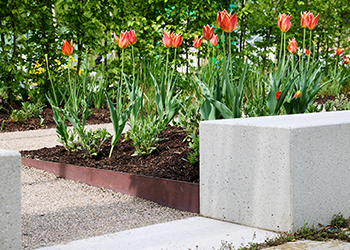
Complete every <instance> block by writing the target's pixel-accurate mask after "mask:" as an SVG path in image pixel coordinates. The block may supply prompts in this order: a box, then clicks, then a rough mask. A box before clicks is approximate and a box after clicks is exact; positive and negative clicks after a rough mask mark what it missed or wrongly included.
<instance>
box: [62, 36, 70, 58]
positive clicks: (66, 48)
mask: <svg viewBox="0 0 350 250" xmlns="http://www.w3.org/2000/svg"><path fill="white" fill-rule="evenodd" d="M62 53H63V54H65V55H66V56H70V55H71V54H72V53H73V39H72V40H71V42H70V44H69V43H68V41H67V40H64V41H63V46H62Z"/></svg>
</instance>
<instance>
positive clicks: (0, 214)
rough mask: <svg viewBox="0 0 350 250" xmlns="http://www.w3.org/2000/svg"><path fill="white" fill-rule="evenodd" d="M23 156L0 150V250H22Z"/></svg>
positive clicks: (14, 152)
mask: <svg viewBox="0 0 350 250" xmlns="http://www.w3.org/2000/svg"><path fill="white" fill-rule="evenodd" d="M21 237H22V233H21V155H20V154H19V153H18V152H16V151H11V150H3V149H0V249H4V250H5V249H6V250H8V249H15V250H18V249H22V241H21V239H22V238H21Z"/></svg>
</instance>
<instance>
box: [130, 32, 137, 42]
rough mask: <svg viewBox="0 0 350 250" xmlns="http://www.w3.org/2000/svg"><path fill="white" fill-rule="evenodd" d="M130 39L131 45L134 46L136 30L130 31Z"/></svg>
mask: <svg viewBox="0 0 350 250" xmlns="http://www.w3.org/2000/svg"><path fill="white" fill-rule="evenodd" d="M129 39H130V44H131V45H134V44H135V43H136V34H135V30H130V31H129Z"/></svg>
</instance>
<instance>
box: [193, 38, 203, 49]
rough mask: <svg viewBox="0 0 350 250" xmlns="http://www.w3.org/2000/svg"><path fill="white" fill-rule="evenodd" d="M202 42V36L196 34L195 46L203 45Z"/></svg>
mask: <svg viewBox="0 0 350 250" xmlns="http://www.w3.org/2000/svg"><path fill="white" fill-rule="evenodd" d="M201 43H202V38H200V39H198V36H196V37H195V38H194V42H193V47H195V48H199V46H201Z"/></svg>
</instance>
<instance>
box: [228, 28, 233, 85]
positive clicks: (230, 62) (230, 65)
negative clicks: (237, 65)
mask: <svg viewBox="0 0 350 250" xmlns="http://www.w3.org/2000/svg"><path fill="white" fill-rule="evenodd" d="M228 38H229V45H228V47H229V52H228V54H229V62H228V65H229V67H230V78H229V79H232V58H231V33H229V37H228Z"/></svg>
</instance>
